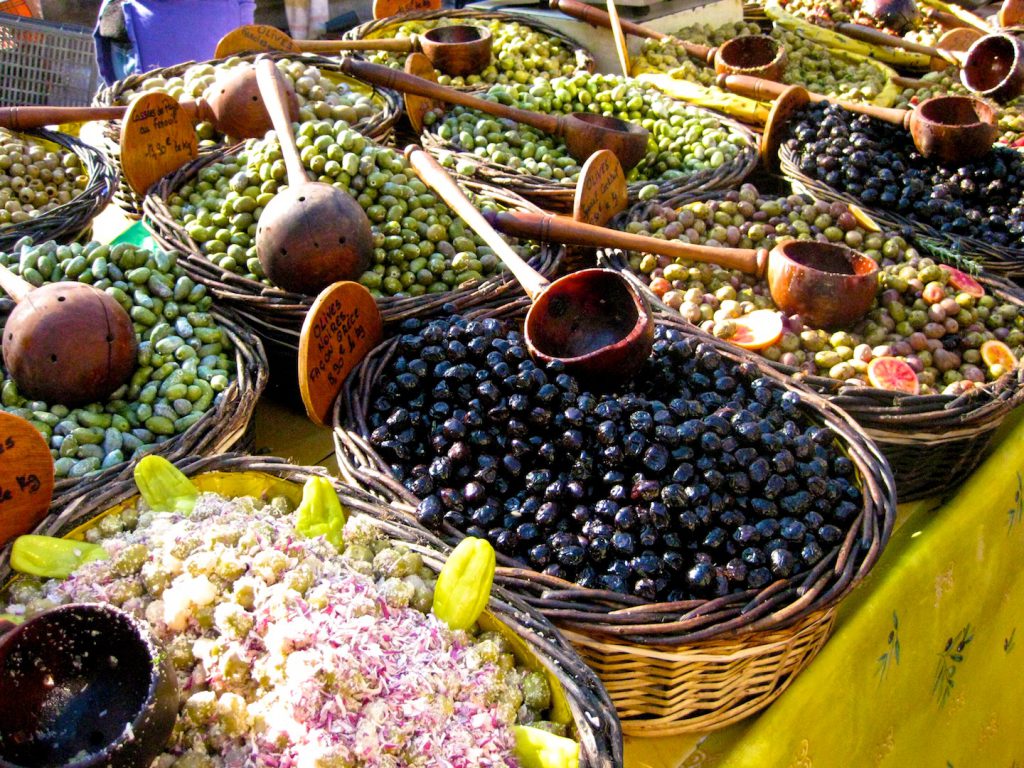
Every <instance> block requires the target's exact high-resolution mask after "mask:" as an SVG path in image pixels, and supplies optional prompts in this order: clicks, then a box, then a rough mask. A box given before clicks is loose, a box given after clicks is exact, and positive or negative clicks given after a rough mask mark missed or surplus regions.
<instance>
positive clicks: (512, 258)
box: [405, 144, 549, 299]
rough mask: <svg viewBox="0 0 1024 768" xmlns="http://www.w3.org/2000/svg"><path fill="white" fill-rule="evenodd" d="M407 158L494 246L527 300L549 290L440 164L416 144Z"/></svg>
mask: <svg viewBox="0 0 1024 768" xmlns="http://www.w3.org/2000/svg"><path fill="white" fill-rule="evenodd" d="M405 156H406V157H407V158H409V164H410V165H412V167H413V170H415V171H416V175H417V176H419V177H420V179H421V180H422V181H423V183H424V184H426V185H427V186H428V187H430V188H431V189H432V190H434V191H435V192H437V194H438V195H440V196H441V199H442V200H444V201H445V202H446V203H448V207H449V208H451V209H452V210H453V211H455V212H456V213H457V214H459V216H460V217H461V218H462V220H463V221H465V222H466V223H467V224H469V226H470V228H471V229H472V230H473V231H474V232H476V233H477V234H478V235H480V237H481V238H483V241H484V242H485V243H487V244H488V245H489V246H491V248H492V249H493V250H494V254H495V255H496V256H497V257H498V258H499V259H501V260H502V261H503V262H504V263H505V266H506V267H508V270H509V272H511V273H512V274H513V275H514V276H515V278H516V280H518V281H519V284H520V285H521V286H523V290H524V291H526V295H527V296H529V297H530V298H531V299H532V298H534V297H535V296H537V295H538V294H539V293H541V292H542V291H543V290H544V289H545V288H547V287H548V285H549V282H548V279H547V278H546V277H544V275H542V274H540V272H538V271H537V270H535V269H534V268H533V267H531V266H530V265H529V264H527V263H526V262H525V261H523V259H522V258H520V256H519V254H518V253H516V252H515V251H514V250H512V247H511V246H510V245H509V244H508V243H506V242H505V241H504V240H503V239H502V237H501V235H499V234H498V233H497V232H495V231H494V227H492V226H491V225H490V224H489V223H488V222H487V220H486V219H485V218H484V216H483V214H482V213H480V211H479V210H477V207H476V206H475V205H473V203H472V201H471V200H470V199H469V198H468V197H466V194H465V193H464V192H463V191H462V190H461V189H459V185H458V184H456V183H455V180H454V179H453V178H452V177H451V176H450V175H449V174H448V171H446V170H445V169H444V168H442V167H441V165H440V163H438V162H437V160H435V159H434V158H433V157H431V156H430V154H429V153H427V152H424V151H423V150H422V149H421V148H420V147H418V146H416V145H415V144H410V145H409V146H408V147H406V148H405Z"/></svg>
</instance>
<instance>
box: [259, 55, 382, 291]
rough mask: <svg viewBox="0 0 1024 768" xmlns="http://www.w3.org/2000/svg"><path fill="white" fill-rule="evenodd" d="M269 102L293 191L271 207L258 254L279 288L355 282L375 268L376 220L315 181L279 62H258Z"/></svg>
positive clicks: (282, 194) (279, 195)
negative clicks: (295, 128)
mask: <svg viewBox="0 0 1024 768" xmlns="http://www.w3.org/2000/svg"><path fill="white" fill-rule="evenodd" d="M256 76H257V79H258V81H259V87H260V91H261V93H262V94H263V101H264V102H265V103H266V105H267V111H268V112H269V113H270V117H271V120H272V121H273V124H274V130H275V131H276V132H277V138H278V140H279V141H280V142H281V153H282V155H283V156H284V162H285V167H286V168H287V170H288V187H287V188H285V189H283V190H281V191H279V192H278V193H277V194H276V195H274V198H273V199H272V200H271V201H270V202H269V203H268V204H267V206H266V208H265V209H264V210H263V215H262V216H260V220H259V224H258V225H257V227H256V255H257V257H258V258H259V260H260V264H261V265H262V267H263V272H264V273H265V274H266V276H267V277H268V278H269V279H270V281H271V282H272V283H274V285H277V286H280V287H281V288H284V289H285V290H288V291H294V292H296V293H304V294H317V293H319V292H320V291H321V290H322V289H324V288H326V287H327V286H328V285H330V284H331V283H335V282H338V281H339V280H355V279H358V277H359V276H360V275H361V274H362V273H363V272H365V271H366V270H367V268H369V266H370V259H371V257H372V256H373V233H372V231H371V230H370V220H369V219H368V218H367V217H366V213H365V212H364V211H363V209H362V208H361V207H360V205H359V203H357V202H356V201H355V198H353V197H352V196H351V195H350V194H348V193H347V192H344V191H343V190H341V189H338V188H337V187H334V186H332V185H330V184H324V183H322V182H314V181H310V180H309V177H308V176H307V175H306V169H305V168H304V167H303V165H302V160H301V159H300V157H299V150H298V147H296V145H295V136H294V135H293V134H292V124H291V121H290V120H289V119H288V114H287V111H286V108H285V99H286V97H287V91H286V90H285V80H284V78H283V77H282V76H281V73H280V72H278V70H277V67H275V66H274V62H272V61H271V60H270V59H261V60H260V61H258V62H257V63H256Z"/></svg>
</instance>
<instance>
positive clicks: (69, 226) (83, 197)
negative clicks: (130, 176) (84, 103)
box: [0, 130, 119, 251]
mask: <svg viewBox="0 0 1024 768" xmlns="http://www.w3.org/2000/svg"><path fill="white" fill-rule="evenodd" d="M24 135H25V136H30V137H32V138H36V139H41V140H43V141H50V142H53V143H54V144H57V145H59V146H60V147H61V148H62V149H64V150H66V151H67V152H73V153H74V154H75V155H77V156H78V159H79V160H81V161H82V172H83V173H86V174H88V176H89V184H88V185H87V186H86V188H85V189H84V190H82V192H81V193H80V194H78V195H77V196H76V197H74V198H72V199H71V200H69V201H68V202H66V203H64V204H63V205H59V206H57V207H56V208H54V209H53V210H50V211H47V212H46V213H43V214H40V215H39V216H36V217H35V218H32V219H29V220H28V221H24V222H22V223H20V224H7V225H6V226H2V227H0V251H8V250H10V249H11V248H12V247H13V246H14V244H15V243H16V242H18V240H20V239H21V238H23V237H26V236H27V237H31V238H32V239H33V240H35V241H36V242H39V241H40V240H58V241H60V242H69V241H71V240H74V239H75V238H77V237H78V236H79V235H81V234H82V233H84V232H85V231H86V230H88V229H89V226H90V225H91V224H92V220H93V218H95V216H96V214H98V213H99V212H100V211H102V210H103V209H104V208H106V207H107V203H109V202H110V198H111V197H112V196H113V195H114V189H115V188H116V187H117V183H118V173H119V172H118V170H115V168H114V167H113V165H112V164H111V163H110V162H108V161H107V159H106V158H105V157H104V156H103V154H102V153H101V152H99V151H98V150H97V149H95V148H94V147H90V146H89V145H88V144H85V143H83V142H81V141H79V140H78V139H76V138H75V137H74V136H69V135H68V134H66V133H57V132H55V131H46V130H38V131H25V132H24Z"/></svg>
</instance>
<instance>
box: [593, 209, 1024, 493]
mask: <svg viewBox="0 0 1024 768" xmlns="http://www.w3.org/2000/svg"><path fill="white" fill-rule="evenodd" d="M812 197H813V195H812ZM699 199H700V200H706V199H707V198H706V197H705V196H700V197H697V196H691V197H688V198H680V199H679V200H676V201H672V202H670V203H666V204H667V205H672V206H674V207H675V206H680V205H684V204H685V203H688V202H693V201H696V200H699ZM842 202H848V201H846V200H843V201H842ZM629 218H636V219H644V218H646V217H645V214H644V207H643V206H637V208H635V209H634V210H633V211H630V212H628V213H626V214H624V215H623V218H622V219H621V220H626V219H629ZM601 261H602V263H603V264H604V265H605V266H608V267H610V268H612V269H615V270H618V271H621V272H622V273H624V274H625V275H626V277H627V278H628V279H629V280H630V281H631V282H633V283H634V284H635V285H636V286H638V288H639V289H640V290H641V291H642V292H643V294H644V295H645V296H646V297H647V298H648V300H649V301H650V302H651V304H652V306H655V307H657V308H658V309H659V310H660V311H662V312H664V313H666V314H669V315H672V316H675V317H678V316H679V313H678V312H677V311H676V310H674V309H672V308H670V307H668V306H667V305H666V304H665V303H664V302H663V301H662V300H661V299H660V298H659V297H658V296H657V295H656V294H655V293H654V292H653V291H651V289H650V288H649V287H648V284H647V283H646V282H645V281H644V280H643V279H641V278H640V277H639V276H638V275H636V274H634V273H633V272H632V271H631V270H630V268H629V266H628V263H627V261H626V259H625V257H624V254H623V253H622V252H621V251H606V252H603V253H602V254H601ZM978 280H979V281H980V282H981V283H982V284H983V285H984V286H985V289H986V290H987V291H988V292H989V293H992V294H994V295H996V296H997V297H998V298H999V299H1001V300H1003V301H1009V302H1012V303H1014V304H1018V305H1020V306H1024V290H1021V289H1020V288H1018V287H1017V286H1015V285H1013V284H1012V283H1010V282H1008V281H1006V280H1002V279H1000V278H998V277H995V276H992V275H979V276H978ZM695 331H696V332H698V333H703V332H702V331H699V330H697V329H695ZM760 359H761V361H762V362H763V363H764V364H765V365H767V366H770V367H772V368H773V369H775V370H776V371H778V372H779V373H781V374H783V375H785V376H793V377H797V378H799V379H800V380H801V381H802V382H804V383H805V384H806V385H807V386H809V387H811V388H812V389H813V390H814V391H815V392H817V393H818V394H819V395H821V396H822V397H824V398H826V399H828V400H829V401H830V402H832V403H833V404H834V405H836V406H837V407H838V408H841V409H842V410H843V411H845V412H846V413H848V414H849V415H850V416H851V417H852V418H853V419H854V420H855V421H856V422H857V423H858V424H859V425H860V426H861V427H862V428H863V429H864V431H865V432H867V434H868V435H869V436H870V437H871V439H873V440H874V441H875V443H876V444H877V445H878V447H879V448H880V449H881V451H882V452H883V453H884V454H885V457H886V459H888V461H889V465H890V466H891V467H892V472H893V476H894V477H895V479H896V491H897V496H898V498H899V500H900V501H901V502H906V501H914V500H917V499H922V498H926V497H928V496H935V495H941V494H944V493H947V492H949V491H951V490H953V489H954V488H956V487H957V486H958V485H960V483H962V482H963V481H964V480H965V479H966V478H967V476H968V475H969V474H970V473H971V472H973V471H974V468H975V467H977V466H978V464H980V463H981V460H982V459H983V458H984V457H985V452H986V449H987V448H988V447H989V444H990V443H991V441H992V438H993V437H994V436H995V432H996V430H997V429H998V428H999V425H1000V424H1001V423H1002V422H1003V419H1005V418H1006V417H1007V416H1008V415H1009V414H1010V412H1011V411H1012V410H1013V409H1014V408H1015V407H1016V406H1017V405H1019V404H1020V403H1022V402H1024V366H1018V368H1017V369H1016V370H1015V371H1013V372H1010V373H1007V374H1006V375H1004V376H1003V377H1002V378H1000V379H999V380H998V381H996V382H992V383H991V384H988V385H986V386H984V387H981V388H978V389H975V390H972V391H970V392H968V393H966V394H963V395H959V396H955V395H944V394H936V395H908V394H904V393H899V392H892V391H889V390H884V389H876V388H874V387H870V386H866V385H847V384H846V383H845V382H843V381H839V380H837V379H830V378H825V377H821V376H813V375H808V374H806V373H804V372H802V371H800V370H799V369H797V368H792V367H790V366H786V365H782V364H781V363H776V362H772V361H770V360H768V359H767V358H764V357H761V358H760Z"/></svg>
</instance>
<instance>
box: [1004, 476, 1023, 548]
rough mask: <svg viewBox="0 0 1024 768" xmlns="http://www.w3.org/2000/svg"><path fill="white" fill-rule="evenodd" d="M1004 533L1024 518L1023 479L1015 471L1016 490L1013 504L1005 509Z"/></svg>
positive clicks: (1010, 530)
mask: <svg viewBox="0 0 1024 768" xmlns="http://www.w3.org/2000/svg"><path fill="white" fill-rule="evenodd" d="M1006 517H1007V520H1006V533H1007V534H1010V533H1011V532H1012V531H1013V526H1015V525H1016V524H1017V523H1019V522H1020V521H1021V519H1022V518H1024V479H1021V475H1020V472H1018V473H1017V492H1016V493H1014V494H1013V506H1012V507H1010V508H1009V509H1008V510H1007V511H1006Z"/></svg>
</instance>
